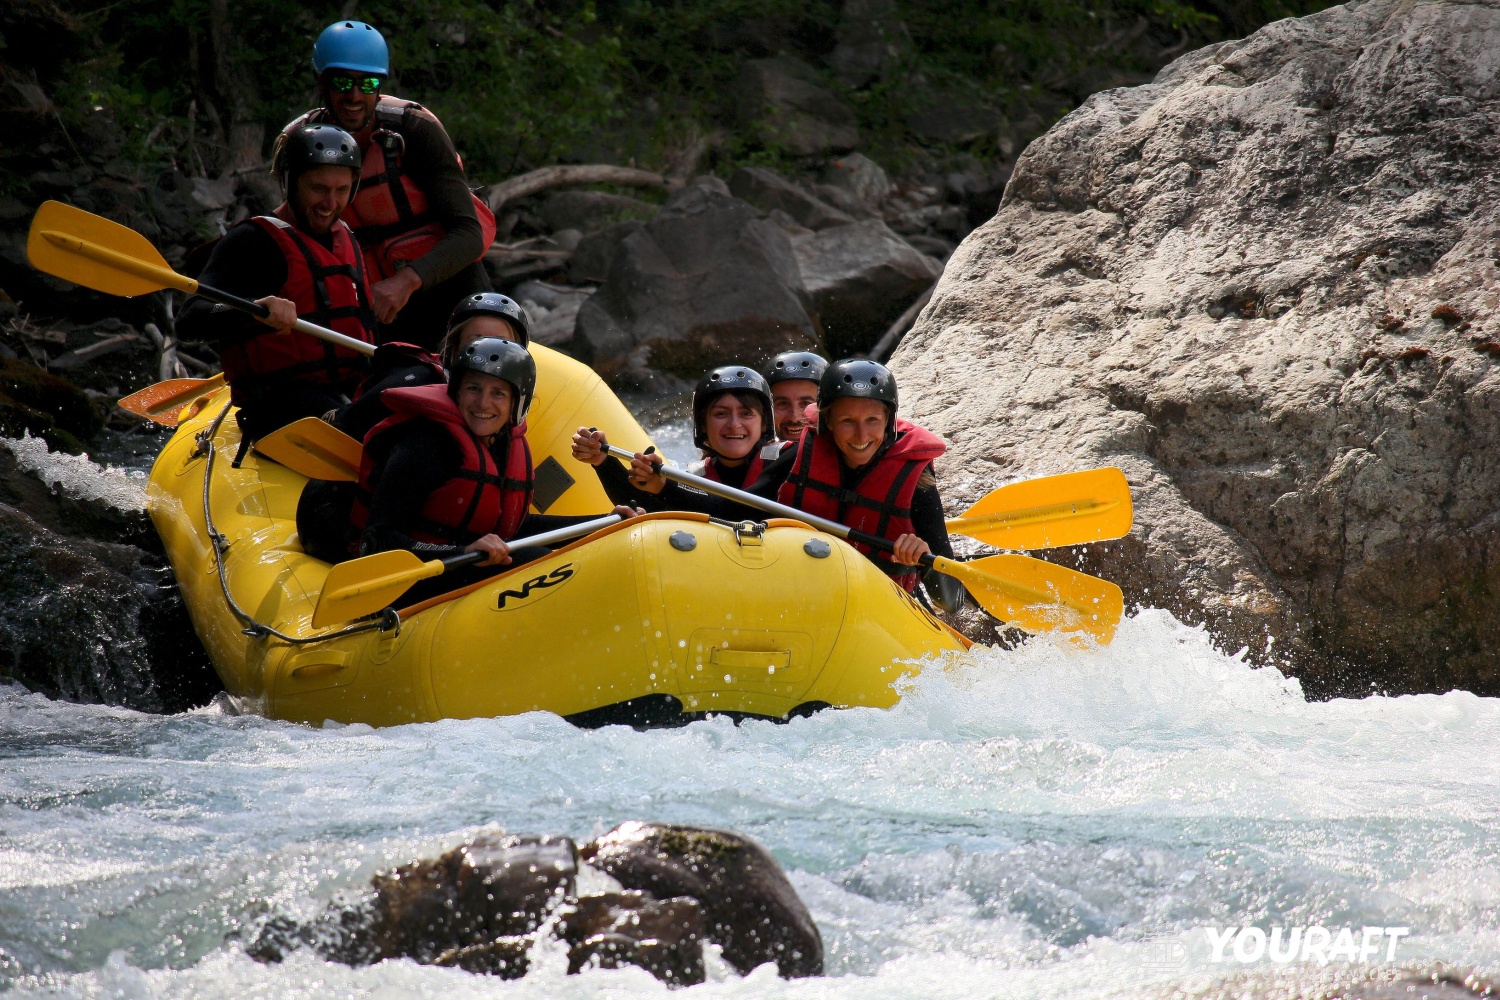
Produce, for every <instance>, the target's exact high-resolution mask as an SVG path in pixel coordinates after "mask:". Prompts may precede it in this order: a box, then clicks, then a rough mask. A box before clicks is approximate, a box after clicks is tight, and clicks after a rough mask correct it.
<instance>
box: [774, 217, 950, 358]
mask: <svg viewBox="0 0 1500 1000" xmlns="http://www.w3.org/2000/svg"><path fill="white" fill-rule="evenodd" d="M792 249H793V251H794V252H795V253H796V254H797V264H798V265H799V267H800V269H801V271H802V281H803V283H804V284H805V285H806V286H807V293H808V294H809V295H811V296H812V300H813V304H814V305H815V306H816V307H817V310H818V320H819V321H820V322H821V323H822V325H823V341H824V343H825V344H827V346H828V350H829V352H830V354H831V356H833V357H840V358H842V357H847V356H849V355H851V354H854V353H856V352H863V351H868V350H869V349H870V348H871V347H873V346H874V345H875V342H876V341H877V340H879V339H880V337H881V334H883V333H885V331H886V329H887V328H888V327H889V326H890V325H891V323H892V322H893V321H894V320H895V319H896V317H898V316H900V315H901V313H902V312H903V311H904V310H905V309H906V307H907V306H909V305H911V304H912V301H913V300H915V299H916V298H917V296H919V295H921V294H922V293H923V292H925V291H926V290H927V289H928V288H930V287H931V286H932V283H933V282H934V281H936V280H937V278H938V275H940V274H942V273H943V268H942V265H940V264H939V263H938V262H937V261H935V260H933V259H932V258H931V257H929V256H927V255H926V254H924V253H920V252H918V251H917V250H916V249H915V248H913V247H912V246H911V245H910V244H908V243H907V242H906V241H905V240H903V239H902V238H901V237H899V236H897V235H896V234H895V233H893V232H891V231H890V229H888V228H887V227H886V225H885V223H883V222H881V221H880V220H878V219H871V220H869V221H866V222H856V223H853V224H851V225H847V226H837V227H835V228H833V229H825V230H823V231H822V232H819V233H812V234H811V235H808V236H796V237H793V238H792Z"/></svg>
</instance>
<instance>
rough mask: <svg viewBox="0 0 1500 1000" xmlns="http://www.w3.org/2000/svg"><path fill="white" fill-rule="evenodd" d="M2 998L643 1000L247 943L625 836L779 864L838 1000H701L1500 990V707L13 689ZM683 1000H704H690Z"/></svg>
mask: <svg viewBox="0 0 1500 1000" xmlns="http://www.w3.org/2000/svg"><path fill="white" fill-rule="evenodd" d="M0 754H3V758H0V977H3V979H0V982H3V983H4V984H5V985H8V986H9V987H10V989H11V990H12V991H13V992H14V994H15V995H17V996H76V997H105V996H109V997H114V996H124V997H189V996H191V997H199V996H210V997H217V996H222V997H233V998H236V1000H248V998H252V997H284V996H318V997H330V996H331V997H381V998H386V997H391V998H394V997H405V996H413V997H414V996H427V995H436V994H442V995H444V996H457V997H469V996H474V997H479V996H537V997H559V996H564V997H566V996H577V997H604V996H608V997H625V996H635V995H657V996H661V995H666V994H667V993H668V992H669V991H668V990H667V989H666V988H665V987H663V986H662V985H660V984H658V983H657V982H656V981H655V980H653V979H652V978H651V977H650V976H649V975H647V974H646V973H644V972H641V971H639V970H632V969H626V970H617V971H604V970H590V971H587V972H585V973H584V974H582V975H579V976H566V975H565V974H564V973H565V963H563V962H562V961H561V960H560V959H559V958H558V956H555V955H554V956H551V957H550V958H549V957H547V956H543V957H542V959H541V961H540V962H539V966H540V967H539V968H538V969H536V970H535V971H534V972H533V973H532V974H531V975H529V976H528V977H527V978H526V979H524V980H520V981H517V982H502V981H500V980H495V979H490V978H486V977H483V976H475V975H470V974H468V973H464V972H460V971H456V970H452V969H439V968H431V967H422V966H418V965H415V964H413V963H410V962H406V961H401V962H386V963H382V964H380V965H376V966H373V967H368V968H359V969H351V968H347V967H344V966H340V965H336V964H332V963H329V962H326V961H323V960H322V959H319V958H317V957H315V956H312V955H309V954H305V953H299V954H297V955H295V956H293V957H292V958H291V959H290V960H288V961H286V962H284V963H282V964H280V965H262V964H260V963H257V962H255V961H253V960H251V959H250V958H248V957H247V956H246V955H245V954H244V953H243V951H242V949H241V946H240V944H239V941H240V940H242V939H243V938H244V936H246V935H247V934H250V933H253V930H254V928H255V927H256V926H257V923H258V921H261V920H263V919H264V917H265V916H266V915H267V914H268V913H273V912H279V913H287V914H293V915H304V916H305V915H309V914H312V913H315V912H317V911H318V910H319V909H320V908H321V907H322V906H323V905H325V904H326V903H327V902H328V901H330V900H332V899H334V898H335V897H337V896H339V895H340V894H343V893H350V892H357V891H358V890H359V889H360V888H361V887H362V886H363V885H365V884H366V883H367V882H368V879H369V878H370V876H371V875H372V874H373V873H374V872H375V871H377V870H378V869H381V868H384V867H388V866H391V865H395V864H398V863H401V862H405V861H409V860H412V859H415V858H418V857H426V856H432V855H434V854H435V853H437V852H439V851H441V850H443V849H445V848H447V847H449V846H451V845H453V844H455V843H458V842H460V841H462V840H463V839H465V838H467V837H470V836H472V835H474V834H475V833H476V832H478V831H480V830H483V829H493V828H500V829H504V830H507V831H512V832H535V833H560V834H568V835H571V836H574V837H577V838H580V839H583V838H588V837H590V836H593V835H596V834H598V833H601V832H603V831H604V830H606V829H608V828H609V827H611V826H613V825H614V824H615V823H618V822H621V821H623V820H627V819H644V820H660V821H672V822H683V823H696V824H703V825H709V826H718V827H726V828H730V829H734V830H739V831H742V832H745V833H748V834H750V835H752V836H754V837H756V838H757V839H759V840H760V841H761V842H762V843H764V844H765V845H766V846H767V847H769V848H770V849H771V850H772V851H773V853H774V854H775V855H776V856H777V858H778V859H779V860H780V861H781V862H782V864H783V865H784V866H785V867H786V868H787V870H788V872H789V873H790V875H791V878H792V880H793V882H794V884H795V885H796V887H797V889H798V891H799V892H800V893H801V895H802V896H803V898H804V899H805V900H806V901H807V903H808V905H809V907H810V908H811V909H812V912H813V915H814V917H815V919H816V920H817V922H818V925H819V927H820V928H821V930H822V934H823V938H824V943H825V946H826V950H827V957H828V963H827V964H828V975H827V976H825V977H822V978H819V979H812V980H803V981H796V982H788V981H783V980H781V979H778V978H777V977H776V976H775V975H774V974H773V973H772V971H771V970H770V969H761V970H758V971H756V972H755V973H753V974H751V975H749V976H746V977H743V978H742V977H738V976H735V975H733V974H732V973H730V972H727V971H725V970H724V968H723V967H722V965H714V966H713V968H714V972H713V975H712V976H711V978H710V981H709V982H707V983H705V984H704V985H702V986H699V987H693V988H691V989H690V990H687V991H685V992H683V993H681V994H680V995H693V996H700V995H701V996H733V997H771V996H778V997H779V996H788V997H826V996H839V997H848V996H853V997H871V998H874V997H880V998H888V997H922V998H928V997H963V998H971V997H989V996H1005V997H1048V998H1055V997H1124V996H1143V995H1144V996H1168V995H1175V996H1219V995H1229V994H1233V995H1236V996H1294V995H1299V994H1306V995H1319V994H1323V995H1326V994H1327V993H1328V992H1329V991H1330V990H1333V989H1334V988H1336V986H1337V985H1338V984H1339V983H1340V982H1349V981H1361V980H1365V979H1370V978H1377V977H1386V978H1389V977H1392V976H1395V975H1396V974H1397V973H1399V972H1400V971H1402V970H1411V969H1417V970H1422V971H1431V970H1432V969H1434V968H1438V967H1439V963H1445V964H1446V966H1448V967H1458V968H1461V969H1463V970H1464V971H1473V972H1476V973H1477V974H1479V975H1481V976H1490V977H1492V976H1494V975H1496V974H1497V972H1500V933H1497V927H1500V862H1497V860H1496V854H1495V844H1496V843H1500V837H1497V834H1500V821H1497V820H1500V815H1497V814H1500V800H1497V794H1496V789H1497V788H1500V702H1496V701H1494V700H1487V699H1481V698H1476V697H1474V696H1472V695H1468V694H1464V693H1459V692H1453V693H1449V694H1446V695H1442V696H1435V695H1434V696H1418V697H1401V698H1384V697H1371V698H1365V699H1361V700H1358V701H1332V702H1326V703H1309V702H1307V701H1306V700H1305V699H1304V698H1303V697H1302V694H1301V691H1300V689H1299V687H1298V685H1297V684H1296V683H1295V682H1294V681H1291V680H1288V679H1286V678H1284V677H1283V676H1281V675H1280V674H1279V673H1277V672H1276V671H1274V670H1272V669H1252V668H1251V667H1250V666H1249V665H1247V664H1246V663H1244V662H1243V661H1241V660H1239V659H1237V658H1235V657H1230V656H1225V655H1224V654H1222V653H1219V652H1217V651H1215V650H1214V649H1213V648H1212V646H1211V644H1210V643H1209V641H1208V638H1207V637H1206V636H1205V635H1204V634H1203V633H1202V632H1201V631H1198V630H1195V629H1191V628H1187V627H1185V626H1183V625H1181V624H1179V623H1178V622H1176V621H1175V620H1173V619H1172V618H1171V617H1170V616H1169V615H1167V614H1165V613H1163V612H1157V611H1148V612H1144V613H1142V614H1139V615H1137V616H1134V617H1132V618H1128V619H1127V620H1126V621H1125V622H1124V623H1123V625H1122V627H1121V629H1120V633H1119V636H1118V637H1117V639H1116V640H1115V642H1114V643H1113V644H1112V645H1110V646H1109V647H1108V648H1105V649H1097V650H1091V651H1080V650H1077V649H1074V648H1072V647H1070V646H1068V645H1067V644H1065V643H1057V642H1051V641H1048V640H1045V639H1039V640H1033V641H1031V642H1029V643H1026V644H1025V645H1023V646H1021V647H1019V648H1016V649H1012V650H994V649H985V648H976V649H975V650H974V651H972V652H971V653H969V654H968V655H966V656H961V657H954V658H953V659H951V660H949V661H947V662H944V663H935V664H930V665H928V667H927V669H925V670H924V671H923V672H922V674H921V675H920V676H919V677H917V678H916V679H915V680H913V681H911V682H909V683H908V686H907V690H906V691H905V695H904V698H903V700H902V701H901V703H900V704H899V705H898V706H896V707H895V708H894V709H891V710H888V711H876V710H851V711H828V712H823V713H820V714H818V715H816V716H814V717H812V718H808V719H800V720H796V721H793V722H791V723H789V724H786V725H773V724H770V723H762V722H748V723H744V724H741V725H738V726H737V725H734V724H733V723H731V722H729V721H727V720H710V721H707V722H702V723H695V724H693V725H690V726H687V727H685V728H682V729H677V730H664V731H662V730H658V731H649V732H636V731H634V730H631V729H628V728H619V727H616V728H609V729H604V730H598V731H582V730H577V729H574V728H572V727H571V726H569V725H568V724H566V723H565V722H563V721H561V720H560V719H557V718H555V717H552V716H547V715H542V714H532V715H526V716H520V717H515V718H507V719H486V720H469V721H447V722H440V723H434V724H429V725H416V726H403V727H397V728H392V729H383V730H373V729H370V728H368V727H364V726H341V727H339V726H328V727H324V728H321V729H313V728H308V727H303V726H296V725H291V724H286V723H280V722H273V721H268V720H265V719H260V718H254V717H231V716H226V715H223V714H219V713H217V712H215V711H213V710H202V711H198V712H194V713H189V714H186V715H180V716H172V717H161V716H150V715H143V714H138V713H133V712H129V711H124V710H120V709H110V708H100V707H90V706H79V705H68V704H60V703H54V702H50V701H48V700H46V699H45V698H42V697H40V696H37V695H32V694H26V693H23V692H21V691H20V690H18V689H13V688H12V689H0ZM1249 924H1254V925H1256V926H1259V927H1262V928H1267V929H1269V928H1271V927H1274V926H1281V927H1288V928H1290V927H1294V926H1297V927H1301V926H1308V925H1314V924H1317V925H1321V926H1324V927H1328V928H1332V929H1334V930H1335V931H1336V930H1337V929H1338V928H1341V927H1352V928H1354V930H1355V933H1356V935H1357V934H1358V933H1359V928H1361V927H1362V926H1366V925H1378V926H1403V927H1409V928H1410V931H1411V933H1410V936H1409V937H1406V938H1403V939H1402V940H1401V942H1400V948H1399V951H1398V954H1397V957H1396V961H1395V962H1394V963H1386V962H1385V961H1384V955H1383V954H1382V956H1381V957H1380V960H1379V961H1370V962H1366V963H1364V964H1362V965H1361V964H1356V965H1348V964H1344V963H1334V964H1332V965H1329V966H1326V967H1324V966H1320V965H1319V964H1318V963H1317V962H1315V961H1308V962H1306V963H1291V964H1278V963H1273V962H1270V961H1269V960H1265V961H1261V962H1257V963H1255V964H1253V965H1243V964H1240V963H1238V962H1234V961H1232V960H1231V961H1230V962H1228V963H1215V962H1214V961H1213V955H1212V951H1211V948H1210V947H1209V944H1208V938H1207V933H1206V930H1207V929H1209V928H1214V929H1220V928H1226V927H1234V926H1244V925H1249ZM670 992H672V993H673V995H679V993H678V991H670Z"/></svg>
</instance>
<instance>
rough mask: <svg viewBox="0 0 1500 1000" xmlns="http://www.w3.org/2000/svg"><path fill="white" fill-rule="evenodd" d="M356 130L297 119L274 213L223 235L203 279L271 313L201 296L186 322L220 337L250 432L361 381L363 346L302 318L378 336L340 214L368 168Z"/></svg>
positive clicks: (190, 330) (194, 336)
mask: <svg viewBox="0 0 1500 1000" xmlns="http://www.w3.org/2000/svg"><path fill="white" fill-rule="evenodd" d="M359 166H360V160H359V150H358V149H357V148H356V147H355V145H354V139H353V137H352V136H350V135H349V134H348V133H347V132H344V131H343V130H342V129H337V128H334V127H333V126H331V125H311V126H308V127H305V128H301V129H298V130H297V131H296V132H295V133H293V134H292V135H291V136H290V137H289V138H288V139H287V141H286V142H285V143H284V144H283V147H282V155H281V158H280V160H279V161H278V164H277V170H278V176H279V178H280V180H281V183H282V189H283V191H284V192H285V195H286V200H285V201H283V202H282V203H281V204H280V205H279V206H278V207H277V208H276V210H275V211H274V212H273V213H271V214H270V215H262V216H257V217H256V218H253V219H248V220H246V221H245V222H243V223H241V224H240V225H238V226H236V227H235V228H234V229H231V230H230V231H229V232H228V233H226V234H225V235H224V236H223V237H222V238H221V239H219V240H218V241H216V242H215V243H214V245H213V251H212V253H211V254H210V255H209V258H208V261H207V263H206V264H205V265H204V267H203V270H202V272H201V273H200V274H199V275H198V277H199V279H200V280H201V281H202V282H203V283H204V284H207V285H212V286H214V287H215V288H222V289H223V290H224V291H226V292H231V293H233V294H235V295H239V296H241V297H243V298H247V299H254V300H255V301H256V302H259V303H260V304H261V305H264V306H266V307H267V308H268V309H270V315H269V316H268V317H267V318H266V319H264V320H261V321H257V320H255V319H252V318H251V317H249V316H246V315H245V314H243V313H240V312H238V311H236V310H232V309H230V308H229V307H227V306H221V305H217V304H215V303H212V302H210V301H208V300H207V299H201V298H191V299H189V300H188V301H187V304H186V305H185V306H184V307H183V309H182V312H181V314H180V315H179V316H178V318H177V332H178V333H179V334H180V335H181V336H182V337H183V338H184V339H189V340H204V341H209V342H212V343H214V344H215V346H216V347H217V348H218V350H219V356H220V359H221V361H222V362H223V365H224V377H225V379H226V380H227V381H228V382H229V391H230V397H231V398H232V399H233V400H234V403H235V405H236V406H238V407H239V408H240V411H239V414H238V420H239V424H240V429H241V430H242V431H243V432H244V437H243V441H244V442H245V444H249V443H250V442H251V441H253V440H255V439H256V438H258V437H261V436H263V435H265V434H268V433H270V432H271V431H273V430H275V429H276V428H278V427H281V426H282V425H284V424H288V423H290V422H292V421H293V420H297V419H298V418H300V417H310V416H321V415H323V414H324V413H327V412H328V411H330V410H333V409H335V408H337V407H339V406H342V405H344V404H346V403H348V401H349V397H350V396H351V395H352V394H353V393H354V391H355V389H356V388H357V387H358V386H359V383H360V380H361V378H363V376H364V372H365V370H366V367H367V364H366V361H365V358H364V356H363V355H361V354H359V353H357V352H355V351H351V350H349V349H347V348H343V347H335V346H333V345H332V344H329V343H327V342H325V341H322V340H319V339H317V338H316V337H313V336H311V335H309V334H306V333H300V332H297V331H294V330H292V325H293V324H295V323H296V322H297V320H298V319H299V318H301V319H306V320H309V321H311V322H313V323H316V324H318V325H319V326H325V327H331V328H332V329H334V330H336V331H338V332H339V333H342V334H346V335H347V336H350V337H353V338H355V339H356V340H362V341H365V342H366V343H370V342H371V341H373V339H374V337H373V332H372V331H373V328H374V317H373V316H372V315H371V313H370V307H369V300H368V298H367V290H366V286H365V272H364V264H363V258H362V257H361V255H360V252H359V247H358V245H357V244H356V243H355V241H354V235H353V234H352V233H351V232H350V231H349V227H348V226H346V225H344V223H343V222H342V221H341V220H340V218H339V216H340V215H341V213H342V212H343V210H344V208H345V206H347V205H348V203H349V198H350V196H351V195H352V193H353V192H354V189H355V186H356V184H357V183H358V179H359Z"/></svg>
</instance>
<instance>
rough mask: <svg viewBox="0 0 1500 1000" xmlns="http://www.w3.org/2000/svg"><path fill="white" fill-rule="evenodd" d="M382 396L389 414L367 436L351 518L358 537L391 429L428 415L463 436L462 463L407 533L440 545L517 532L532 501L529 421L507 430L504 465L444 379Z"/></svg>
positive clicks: (436, 490) (510, 535) (460, 442)
mask: <svg viewBox="0 0 1500 1000" xmlns="http://www.w3.org/2000/svg"><path fill="white" fill-rule="evenodd" d="M380 399H381V402H383V403H385V405H386V406H388V407H390V409H391V416H389V417H387V418H386V419H385V420H382V421H381V422H380V423H378V424H376V425H375V426H374V427H373V428H371V430H370V433H368V434H366V435H365V450H364V456H363V458H362V459H361V460H360V467H359V483H358V486H357V487H356V491H355V493H356V495H355V501H354V509H353V511H352V512H351V514H350V518H349V520H350V522H351V523H352V524H353V526H354V532H355V537H356V538H358V537H359V535H360V534H362V533H363V532H364V530H365V525H366V524H368V523H369V519H370V507H369V504H370V498H371V496H372V494H373V487H374V485H375V481H376V479H377V478H378V477H379V473H380V471H381V469H382V467H383V466H384V462H385V458H386V457H387V456H388V455H389V454H390V448H391V444H392V441H393V439H391V438H389V437H387V435H389V434H390V433H391V431H392V430H393V429H395V428H397V427H399V426H401V425H402V424H405V423H407V422H408V421H411V420H431V421H432V422H433V423H435V424H437V425H438V426H440V427H442V428H443V429H444V430H445V431H447V432H448V433H449V435H450V436H452V438H453V440H454V441H456V442H457V443H458V447H459V451H460V452H462V454H463V465H462V466H460V468H459V471H458V472H457V473H455V474H454V476H453V478H451V479H449V480H448V481H447V482H445V483H437V484H435V488H434V489H433V491H432V493H431V494H430V495H429V496H428V498H427V503H426V504H425V505H424V506H423V507H422V515H421V519H420V520H419V521H418V523H417V524H415V525H412V526H410V527H409V528H408V529H407V531H406V533H407V534H408V535H410V536H411V537H412V538H414V539H416V540H417V541H419V542H431V543H433V544H437V545H468V544H469V543H470V542H472V541H474V540H475V539H477V538H480V537H482V536H484V535H488V534H496V535H499V536H500V537H501V538H505V539H509V538H514V537H515V536H516V532H517V531H518V530H519V529H520V527H521V522H522V521H523V520H524V519H525V517H526V511H527V509H528V508H529V507H530V506H531V494H532V471H531V449H530V448H529V447H528V446H527V444H526V425H525V423H521V424H519V425H513V426H512V427H511V428H510V429H509V430H508V431H506V432H503V433H506V434H507V435H508V436H509V438H510V445H509V447H508V448H507V449H506V463H505V468H504V469H503V470H502V469H501V468H499V466H498V465H496V463H495V456H494V455H493V454H492V453H491V452H490V449H489V448H487V447H485V445H484V442H483V441H481V440H480V439H479V438H478V437H477V436H475V434H474V432H473V431H471V430H469V426H468V425H467V424H465V423H464V419H463V416H462V415H460V414H459V412H458V404H457V403H455V402H454V401H453V399H452V397H451V396H449V395H448V387H447V386H446V385H424V386H418V387H416V388H413V389H387V390H385V392H383V393H381V396H380ZM357 544H358V543H357V542H356V546H357Z"/></svg>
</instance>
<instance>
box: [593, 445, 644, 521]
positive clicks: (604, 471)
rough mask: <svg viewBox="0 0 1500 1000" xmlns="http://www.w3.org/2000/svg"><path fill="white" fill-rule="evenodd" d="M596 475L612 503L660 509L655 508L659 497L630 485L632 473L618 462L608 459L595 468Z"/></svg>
mask: <svg viewBox="0 0 1500 1000" xmlns="http://www.w3.org/2000/svg"><path fill="white" fill-rule="evenodd" d="M594 475H596V476H598V477H599V485H600V486H603V487H604V495H605V496H607V497H609V502H610V503H623V504H627V505H629V506H631V507H640V508H642V509H644V510H648V511H654V510H658V509H660V508H657V507H656V506H655V503H656V501H657V497H655V496H654V495H652V494H650V493H646V492H644V491H643V490H638V489H636V488H635V487H634V486H632V485H631V484H630V473H628V472H626V471H625V466H623V465H621V464H620V463H619V462H618V461H617V460H615V459H613V458H606V459H605V460H604V461H602V462H600V463H599V464H598V465H596V466H594Z"/></svg>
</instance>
